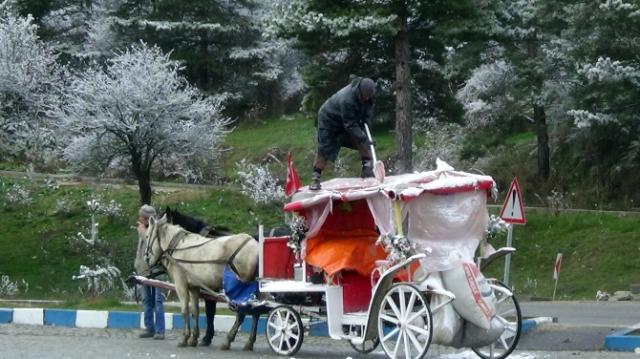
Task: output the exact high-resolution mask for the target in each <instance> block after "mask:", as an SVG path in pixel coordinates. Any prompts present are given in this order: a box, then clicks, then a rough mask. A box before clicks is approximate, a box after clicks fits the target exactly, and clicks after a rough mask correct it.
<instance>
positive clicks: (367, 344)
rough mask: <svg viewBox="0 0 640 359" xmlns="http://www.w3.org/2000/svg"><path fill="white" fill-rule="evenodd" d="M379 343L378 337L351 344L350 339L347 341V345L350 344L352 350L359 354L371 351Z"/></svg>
mask: <svg viewBox="0 0 640 359" xmlns="http://www.w3.org/2000/svg"><path fill="white" fill-rule="evenodd" d="M379 344H380V339H378V338H374V339H369V340H365V341H364V342H363V343H362V344H353V343H352V342H351V341H349V345H351V347H352V348H353V350H355V351H357V352H358V353H361V354H369V353H371V352H372V351H374V350H376V348H377V347H378V345H379Z"/></svg>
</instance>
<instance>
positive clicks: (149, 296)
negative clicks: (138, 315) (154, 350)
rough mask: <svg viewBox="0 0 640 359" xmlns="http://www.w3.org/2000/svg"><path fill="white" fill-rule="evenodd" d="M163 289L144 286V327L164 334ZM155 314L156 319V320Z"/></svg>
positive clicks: (152, 331)
mask: <svg viewBox="0 0 640 359" xmlns="http://www.w3.org/2000/svg"><path fill="white" fill-rule="evenodd" d="M162 300H163V298H162V291H161V290H160V289H158V288H154V287H151V286H148V285H143V286H142V307H143V308H144V327H145V328H146V329H147V331H148V332H149V333H157V334H164V306H163V305H162ZM154 314H155V321H154Z"/></svg>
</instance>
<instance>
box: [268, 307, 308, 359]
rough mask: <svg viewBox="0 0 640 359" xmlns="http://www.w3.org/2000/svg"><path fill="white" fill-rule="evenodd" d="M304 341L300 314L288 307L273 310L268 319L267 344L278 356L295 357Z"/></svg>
mask: <svg viewBox="0 0 640 359" xmlns="http://www.w3.org/2000/svg"><path fill="white" fill-rule="evenodd" d="M303 339H304V327H303V326H302V319H300V315H299V314H298V312H296V311H295V310H293V308H291V307H290V306H288V305H281V306H278V307H275V308H273V309H272V310H271V311H270V312H269V317H267V342H268V343H269V346H270V347H271V350H273V351H274V352H275V353H276V354H279V355H287V356H290V355H294V354H295V353H297V352H298V350H300V346H302V340H303Z"/></svg>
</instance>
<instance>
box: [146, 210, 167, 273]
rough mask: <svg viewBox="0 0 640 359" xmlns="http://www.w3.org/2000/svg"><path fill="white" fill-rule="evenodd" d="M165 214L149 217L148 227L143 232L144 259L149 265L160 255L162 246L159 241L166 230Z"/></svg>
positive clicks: (156, 261)
mask: <svg viewBox="0 0 640 359" xmlns="http://www.w3.org/2000/svg"><path fill="white" fill-rule="evenodd" d="M166 224H167V214H166V213H165V214H164V215H163V216H162V217H161V218H159V219H156V218H155V217H150V218H149V228H147V233H146V234H145V239H144V241H145V251H144V259H145V261H146V262H147V264H148V265H150V266H155V265H156V264H158V262H159V261H160V258H161V257H162V252H163V250H162V246H161V243H160V241H161V240H162V237H163V235H164V232H165V231H166Z"/></svg>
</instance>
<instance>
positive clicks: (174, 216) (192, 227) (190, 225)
mask: <svg viewBox="0 0 640 359" xmlns="http://www.w3.org/2000/svg"><path fill="white" fill-rule="evenodd" d="M165 214H166V215H167V221H168V222H169V223H172V224H175V225H178V226H180V227H182V228H184V229H186V230H187V231H189V232H191V233H197V234H202V230H204V229H205V228H208V231H207V233H206V235H208V236H211V237H220V236H226V235H229V234H231V233H230V231H229V228H227V227H223V226H211V225H209V224H208V223H207V222H205V221H203V220H201V219H199V218H196V217H192V216H189V215H186V214H183V213H180V212H179V211H178V210H177V209H171V208H170V207H169V206H167V208H166V210H165Z"/></svg>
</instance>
